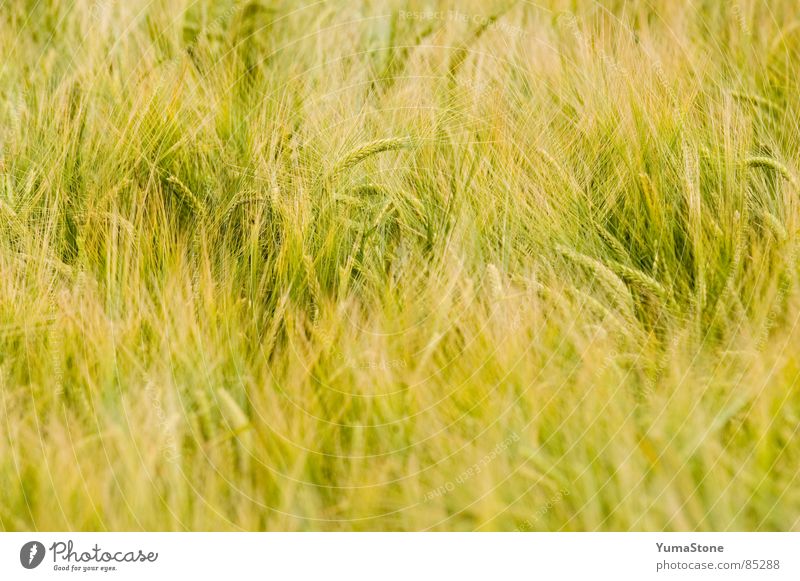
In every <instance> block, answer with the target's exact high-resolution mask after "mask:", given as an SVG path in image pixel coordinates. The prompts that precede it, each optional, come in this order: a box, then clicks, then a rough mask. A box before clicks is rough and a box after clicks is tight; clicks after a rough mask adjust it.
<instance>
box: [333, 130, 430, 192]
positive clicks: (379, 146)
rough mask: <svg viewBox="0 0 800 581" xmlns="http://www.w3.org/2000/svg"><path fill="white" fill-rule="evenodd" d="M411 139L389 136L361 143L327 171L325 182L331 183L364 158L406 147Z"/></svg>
mask: <svg viewBox="0 0 800 581" xmlns="http://www.w3.org/2000/svg"><path fill="white" fill-rule="evenodd" d="M413 143H414V142H413V140H412V139H411V138H410V137H389V138H387V139H378V140H376V141H371V142H369V143H366V144H364V145H361V146H359V147H357V148H355V149H353V150H352V151H349V152H348V153H347V155H345V156H344V157H342V159H340V160H339V161H338V162H336V164H334V166H333V168H332V169H331V170H330V172H328V175H327V178H326V182H327V183H329V184H330V183H333V182H334V181H336V179H337V178H339V177H340V176H342V175H343V174H345V173H347V172H348V171H349V170H350V169H352V168H353V167H355V166H356V165H358V164H359V163H361V162H362V161H364V160H365V159H367V158H369V157H372V156H373V155H377V154H379V153H383V152H385V151H396V150H398V149H407V148H409V147H411V146H412V145H413Z"/></svg>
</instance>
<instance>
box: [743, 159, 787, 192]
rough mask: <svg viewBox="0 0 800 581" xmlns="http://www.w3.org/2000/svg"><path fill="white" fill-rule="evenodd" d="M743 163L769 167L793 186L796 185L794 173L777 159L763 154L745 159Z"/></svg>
mask: <svg viewBox="0 0 800 581" xmlns="http://www.w3.org/2000/svg"><path fill="white" fill-rule="evenodd" d="M744 163H745V165H747V166H748V167H757V168H767V169H771V170H773V171H775V172H776V173H779V174H780V175H781V176H783V178H784V179H785V180H786V181H787V182H789V183H790V184H792V185H793V186H796V185H797V180H795V178H794V175H792V172H791V171H789V168H788V167H786V166H785V165H784V164H782V163H781V162H779V161H778V160H777V159H773V158H771V157H765V156H753V157H748V158H747V159H745V160H744Z"/></svg>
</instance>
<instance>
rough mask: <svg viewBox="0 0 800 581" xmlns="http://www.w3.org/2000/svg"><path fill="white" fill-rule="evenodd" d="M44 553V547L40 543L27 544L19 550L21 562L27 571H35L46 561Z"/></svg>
mask: <svg viewBox="0 0 800 581" xmlns="http://www.w3.org/2000/svg"><path fill="white" fill-rule="evenodd" d="M44 553H45V550H44V545H43V544H42V543H40V542H39V541H31V542H29V543H25V544H24V545H22V548H21V549H20V550H19V562H20V563H22V566H23V567H25V568H26V569H35V568H36V567H38V566H39V565H40V564H41V563H42V560H44Z"/></svg>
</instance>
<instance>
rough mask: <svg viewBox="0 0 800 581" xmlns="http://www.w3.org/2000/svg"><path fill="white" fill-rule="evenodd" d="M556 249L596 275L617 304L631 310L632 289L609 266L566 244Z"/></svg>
mask: <svg viewBox="0 0 800 581" xmlns="http://www.w3.org/2000/svg"><path fill="white" fill-rule="evenodd" d="M556 250H557V251H558V252H559V253H560V254H561V255H563V256H565V257H566V258H568V259H570V260H572V261H573V262H575V263H576V264H579V265H580V266H583V267H584V268H586V269H587V270H589V271H591V272H592V273H593V274H594V275H595V277H596V278H597V279H598V280H599V281H600V282H601V283H603V285H604V286H605V288H607V289H608V290H609V291H610V292H611V294H612V295H613V296H614V299H615V301H616V302H617V304H618V305H619V306H621V307H623V308H624V309H625V311H626V313H629V312H631V294H630V291H629V290H628V287H627V285H626V284H625V282H624V281H623V280H622V279H621V278H620V277H619V276H618V275H617V274H616V273H615V272H614V271H613V270H611V269H610V268H608V267H607V266H606V265H605V264H603V263H602V262H600V261H599V260H597V259H596V258H592V257H590V256H586V255H585V254H581V253H580V252H576V251H574V250H572V249H570V248H567V247H566V246H562V245H560V244H559V245H558V246H557V247H556Z"/></svg>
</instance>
